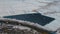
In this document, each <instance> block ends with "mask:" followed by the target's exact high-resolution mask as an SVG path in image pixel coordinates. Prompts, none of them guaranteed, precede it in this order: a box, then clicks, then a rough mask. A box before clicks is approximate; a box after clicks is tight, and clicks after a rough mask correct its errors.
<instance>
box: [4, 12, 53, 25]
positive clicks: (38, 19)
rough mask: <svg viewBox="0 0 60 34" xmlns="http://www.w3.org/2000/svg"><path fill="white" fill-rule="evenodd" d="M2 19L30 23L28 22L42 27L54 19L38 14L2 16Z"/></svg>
mask: <svg viewBox="0 0 60 34" xmlns="http://www.w3.org/2000/svg"><path fill="white" fill-rule="evenodd" d="M4 18H12V19H18V20H24V21H30V22H34V23H38V24H40V25H42V26H44V25H46V24H48V23H50V22H51V21H53V20H54V18H51V17H47V16H44V15H41V14H39V13H33V14H22V15H13V16H4Z"/></svg>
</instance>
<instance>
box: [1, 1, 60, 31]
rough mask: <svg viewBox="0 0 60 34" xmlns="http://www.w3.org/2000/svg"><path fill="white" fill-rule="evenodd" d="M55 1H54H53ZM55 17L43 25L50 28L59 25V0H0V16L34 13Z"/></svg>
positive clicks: (53, 28) (54, 28)
mask: <svg viewBox="0 0 60 34" xmlns="http://www.w3.org/2000/svg"><path fill="white" fill-rule="evenodd" d="M54 1H55V2H54ZM33 10H37V11H39V12H40V13H41V14H43V15H45V16H49V17H53V18H55V20H54V21H52V22H51V23H50V24H47V25H45V27H48V28H50V29H52V30H56V29H57V28H59V27H60V23H59V22H60V15H59V14H60V1H59V0H0V16H8V15H16V14H25V13H35V12H33Z"/></svg>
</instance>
